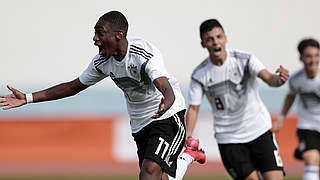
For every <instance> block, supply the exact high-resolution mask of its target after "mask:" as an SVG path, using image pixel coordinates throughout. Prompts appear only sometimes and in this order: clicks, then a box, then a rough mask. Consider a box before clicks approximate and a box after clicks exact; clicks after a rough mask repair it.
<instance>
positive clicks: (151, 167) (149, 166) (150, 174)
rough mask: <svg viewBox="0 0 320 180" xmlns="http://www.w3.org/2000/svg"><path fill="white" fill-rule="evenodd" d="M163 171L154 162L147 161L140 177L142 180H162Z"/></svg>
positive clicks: (144, 162)
mask: <svg viewBox="0 0 320 180" xmlns="http://www.w3.org/2000/svg"><path fill="white" fill-rule="evenodd" d="M161 175H162V169H161V167H160V166H159V165H158V164H157V163H156V162H154V161H152V160H148V159H145V160H143V163H142V167H141V172H140V177H141V179H150V178H151V179H161Z"/></svg>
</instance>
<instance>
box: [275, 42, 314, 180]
mask: <svg viewBox="0 0 320 180" xmlns="http://www.w3.org/2000/svg"><path fill="white" fill-rule="evenodd" d="M298 51H299V54H300V61H301V62H302V63H303V68H301V69H300V70H299V71H297V72H295V73H294V74H293V75H292V76H291V77H290V79H289V89H290V90H289V92H288V94H287V96H286V98H285V101H284V104H283V107H282V110H281V113H280V114H279V116H278V118H277V120H276V121H275V122H274V124H273V129H274V131H275V132H279V131H280V128H281V127H282V124H283V119H284V118H285V117H286V115H287V114H288V112H289V110H290V108H291V106H292V104H293V103H294V101H295V99H296V96H298V97H299V98H298V127H297V128H298V129H297V135H298V138H299V147H298V148H297V149H296V151H295V154H294V155H295V157H296V158H297V159H300V160H303V161H304V163H305V168H304V174H303V180H319V164H320V155H319V150H320V74H319V60H320V46H319V42H318V41H317V40H315V39H303V40H302V41H301V42H300V43H299V45H298Z"/></svg>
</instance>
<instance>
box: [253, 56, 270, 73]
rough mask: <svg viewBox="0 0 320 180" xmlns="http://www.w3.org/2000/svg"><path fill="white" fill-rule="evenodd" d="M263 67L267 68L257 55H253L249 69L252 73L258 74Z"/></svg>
mask: <svg viewBox="0 0 320 180" xmlns="http://www.w3.org/2000/svg"><path fill="white" fill-rule="evenodd" d="M263 69H266V67H265V66H264V65H263V64H262V62H261V61H260V60H259V59H258V58H257V57H256V56H255V55H253V54H252V55H251V57H250V60H249V70H250V72H251V73H252V74H254V75H255V76H258V74H259V72H260V71H261V70H263Z"/></svg>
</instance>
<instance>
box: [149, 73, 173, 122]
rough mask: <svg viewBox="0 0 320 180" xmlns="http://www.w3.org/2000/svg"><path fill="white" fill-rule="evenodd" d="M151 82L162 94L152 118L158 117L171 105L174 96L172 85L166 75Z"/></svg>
mask: <svg viewBox="0 0 320 180" xmlns="http://www.w3.org/2000/svg"><path fill="white" fill-rule="evenodd" d="M153 83H154V85H155V86H156V88H157V89H158V90H159V91H160V92H161V93H162V95H163V97H162V98H161V102H160V104H159V108H158V111H157V112H155V115H153V116H152V118H159V117H161V116H162V115H163V114H164V113H165V112H166V111H167V110H168V109H169V108H170V107H171V106H172V104H173V102H174V100H175V96H174V92H173V90H172V87H171V85H170V83H169V81H168V79H167V78H166V77H159V78H157V79H155V80H154V81H153Z"/></svg>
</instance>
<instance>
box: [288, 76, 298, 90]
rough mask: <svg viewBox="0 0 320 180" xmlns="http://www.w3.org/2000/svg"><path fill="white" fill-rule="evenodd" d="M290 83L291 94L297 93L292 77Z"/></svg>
mask: <svg viewBox="0 0 320 180" xmlns="http://www.w3.org/2000/svg"><path fill="white" fill-rule="evenodd" d="M288 84H289V94H297V92H298V90H297V88H296V87H294V83H293V79H292V78H289V81H288Z"/></svg>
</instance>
